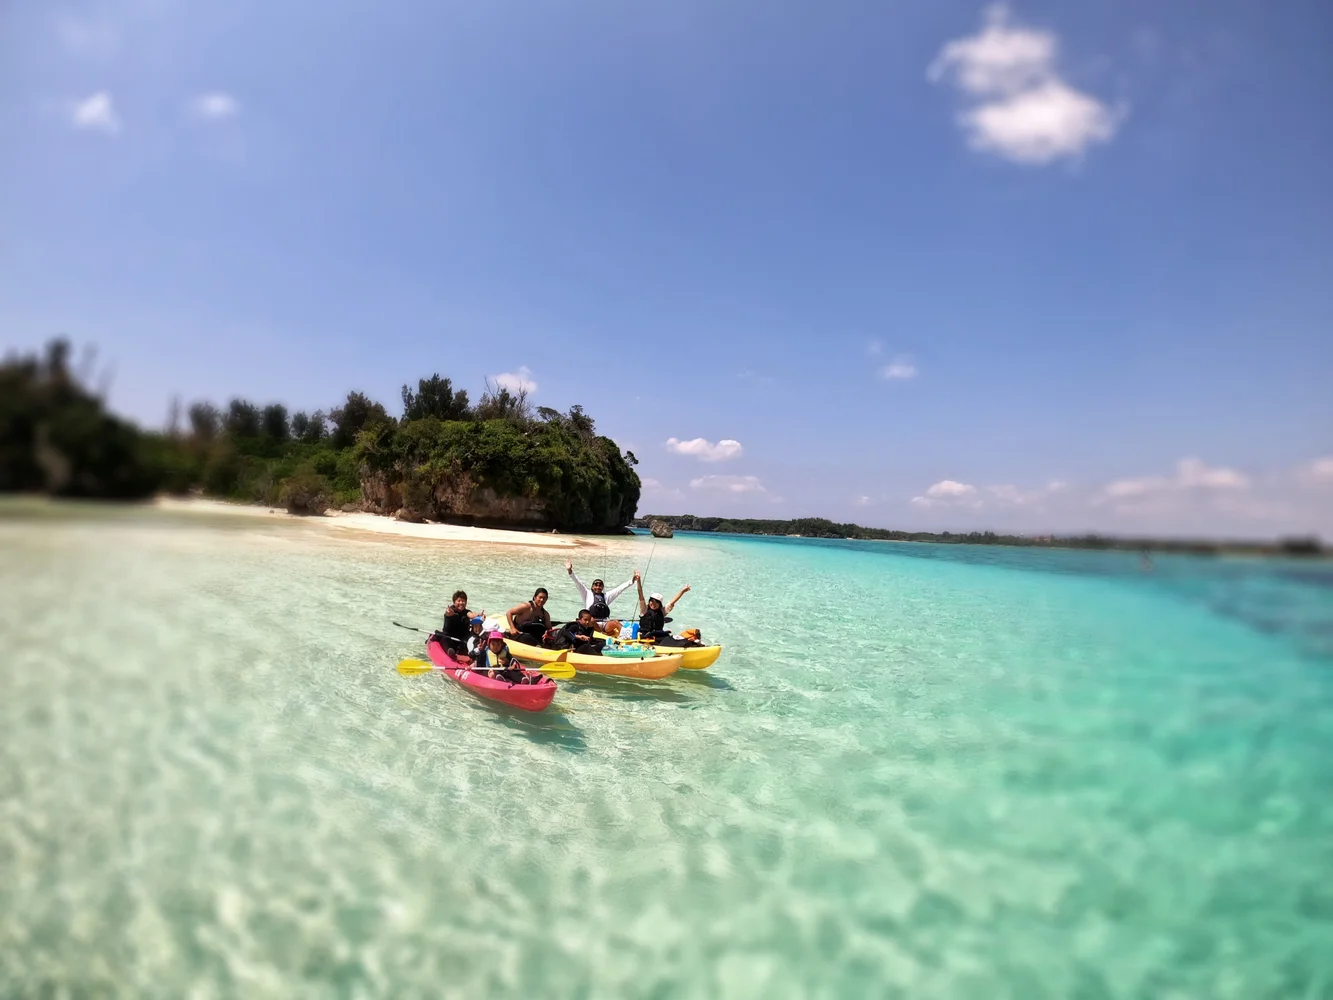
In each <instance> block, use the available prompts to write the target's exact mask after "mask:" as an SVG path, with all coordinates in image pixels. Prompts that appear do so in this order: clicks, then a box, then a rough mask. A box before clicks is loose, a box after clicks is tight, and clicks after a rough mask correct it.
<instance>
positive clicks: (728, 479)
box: [690, 476, 768, 493]
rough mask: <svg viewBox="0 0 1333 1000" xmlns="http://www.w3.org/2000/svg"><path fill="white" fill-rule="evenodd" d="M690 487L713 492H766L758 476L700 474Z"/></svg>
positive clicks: (691, 481)
mask: <svg viewBox="0 0 1333 1000" xmlns="http://www.w3.org/2000/svg"><path fill="white" fill-rule="evenodd" d="M690 488H691V489H696V490H706V491H709V492H715V493H767V492H768V490H766V489H764V484H763V483H762V482H760V481H759V477H758V476H700V477H699V478H698V479H691V480H690Z"/></svg>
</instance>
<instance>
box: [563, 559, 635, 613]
mask: <svg viewBox="0 0 1333 1000" xmlns="http://www.w3.org/2000/svg"><path fill="white" fill-rule="evenodd" d="M565 572H566V573H568V574H569V578H570V579H571V580H573V581H574V587H575V588H576V589H577V590H578V592H579V600H580V601H582V602H583V605H582V606H583V607H585V608H587V609H588V610H589V611H591V612H592V617H593V619H594V620H595V621H596V622H597V623H598V624H604V623H605V622H606V620H607V619H608V618H610V617H611V602H612V601H614V600H615V599H616V598H617V597H619V596H620V595H621V594H623V593H624V592H625V591H627V590H629V587H630V584H632V583H633V582H634V577H630V578H629V579H628V580H626V581H625V582H624V583H622V584H621V585H620V586H619V587H612V588H611V589H610V590H607V589H606V584H604V583H603V582H602V581H601V580H600V579H598V580H594V581H593V582H592V586H591V587H585V586H584V585H583V581H582V580H580V579H579V575H578V574H577V573H575V572H574V564H573V563H572V562H570V561H569V560H566V561H565ZM634 572H635V575H637V574H638V572H639V571H638V570H635V571H634Z"/></svg>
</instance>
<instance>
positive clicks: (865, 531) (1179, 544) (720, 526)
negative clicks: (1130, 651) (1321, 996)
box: [632, 514, 1325, 556]
mask: <svg viewBox="0 0 1333 1000" xmlns="http://www.w3.org/2000/svg"><path fill="white" fill-rule="evenodd" d="M653 521H662V522H663V523H665V524H667V525H669V526H670V527H671V529H672V530H673V531H705V532H719V533H727V534H736V535H799V536H801V537H803V538H854V539H865V540H868V541H885V542H934V543H937V544H945V545H1019V546H1027V547H1037V548H1065V549H1125V550H1130V551H1136V552H1138V551H1153V552H1182V553H1191V554H1195V555H1216V554H1219V553H1224V552H1237V553H1251V554H1256V555H1301V556H1317V555H1322V554H1323V553H1324V552H1325V550H1324V548H1323V546H1322V545H1321V543H1320V541H1319V539H1317V538H1285V539H1281V540H1279V541H1277V542H1229V541H1227V542H1223V541H1218V542H1212V541H1199V540H1173V539H1161V538H1118V537H1112V536H1107V535H1066V536H1060V535H1035V536H1033V535H997V534H996V533H995V532H993V531H970V532H967V533H966V534H959V533H955V532H950V531H942V532H939V533H935V532H930V531H893V530H890V529H887V528H866V527H863V526H862V525H859V524H839V523H837V522H834V521H829V520H827V519H826V518H822V517H798V518H795V519H794V520H790V521H774V520H761V519H756V518H729V517H696V516H695V515H693V514H645V515H644V516H643V517H640V518H636V519H635V520H634V521H633V522H632V524H633V525H634V526H635V527H639V528H647V527H649V526H650V525H651V524H652V522H653Z"/></svg>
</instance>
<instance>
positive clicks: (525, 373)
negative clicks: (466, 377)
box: [491, 365, 537, 395]
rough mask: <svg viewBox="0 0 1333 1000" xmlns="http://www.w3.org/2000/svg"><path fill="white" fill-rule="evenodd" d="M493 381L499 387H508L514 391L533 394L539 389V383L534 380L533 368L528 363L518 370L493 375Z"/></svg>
mask: <svg viewBox="0 0 1333 1000" xmlns="http://www.w3.org/2000/svg"><path fill="white" fill-rule="evenodd" d="M491 381H493V382H494V383H495V384H496V385H497V386H498V387H499V388H501V389H508V390H509V391H510V392H512V393H520V392H526V393H527V394H528V395H532V394H533V393H534V392H536V391H537V383H536V382H534V381H533V380H532V370H531V369H530V368H528V366H527V365H522V366H521V367H520V368H519V369H518V371H516V372H501V373H500V374H499V375H492V376H491Z"/></svg>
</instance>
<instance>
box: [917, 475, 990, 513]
mask: <svg viewBox="0 0 1333 1000" xmlns="http://www.w3.org/2000/svg"><path fill="white" fill-rule="evenodd" d="M912 503H914V504H916V505H917V506H918V507H949V506H967V507H980V506H981V501H980V500H979V499H977V488H976V487H975V486H973V485H972V484H971V483H960V482H958V481H956V480H953V479H941V480H940V481H939V482H938V483H935V484H933V485H932V486H931V487H930V488H929V489H927V490H926V493H925V496H919V497H912Z"/></svg>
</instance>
